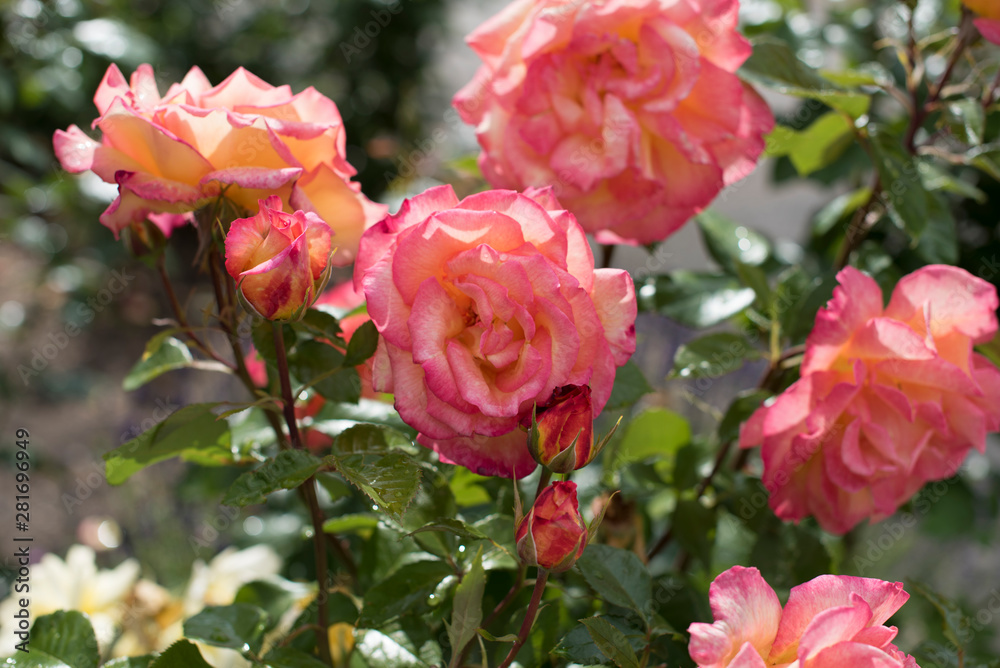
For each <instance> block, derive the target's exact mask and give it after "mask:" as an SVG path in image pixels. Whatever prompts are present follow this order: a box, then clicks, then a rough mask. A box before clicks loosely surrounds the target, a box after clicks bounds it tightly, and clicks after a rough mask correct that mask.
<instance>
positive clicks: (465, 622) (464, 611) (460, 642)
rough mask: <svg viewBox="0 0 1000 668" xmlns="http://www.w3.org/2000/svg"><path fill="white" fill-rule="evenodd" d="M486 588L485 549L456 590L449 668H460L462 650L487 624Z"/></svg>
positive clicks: (478, 554) (473, 562)
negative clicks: (481, 626) (484, 619)
mask: <svg viewBox="0 0 1000 668" xmlns="http://www.w3.org/2000/svg"><path fill="white" fill-rule="evenodd" d="M485 587H486V573H485V571H484V570H483V548H482V545H480V546H479V549H478V550H477V551H476V556H475V557H473V558H472V561H471V563H470V564H469V568H468V570H467V571H466V572H465V575H464V576H463V577H462V581H461V582H459V583H458V586H457V587H456V588H455V598H454V602H453V603H452V610H451V626H449V627H448V641H449V642H450V643H451V649H452V657H451V662H449V664H448V666H449V668H457V667H458V661H459V659H460V658H461V654H462V648H463V647H465V645H466V644H467V643H468V642H469V641H470V640H472V639H473V638H475V637H476V629H478V628H479V626H480V624H482V623H483V591H484V589H485Z"/></svg>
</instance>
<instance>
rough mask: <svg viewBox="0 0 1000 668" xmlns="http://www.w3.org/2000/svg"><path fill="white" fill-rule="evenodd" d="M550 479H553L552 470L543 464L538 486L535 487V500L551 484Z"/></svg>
mask: <svg viewBox="0 0 1000 668" xmlns="http://www.w3.org/2000/svg"><path fill="white" fill-rule="evenodd" d="M550 480H552V471H550V470H548V469H547V468H545V467H544V466H543V467H542V473H541V475H540V476H539V478H538V487H537V488H536V489H535V501H537V500H538V497H539V495H540V494H541V493H542V492H544V491H545V488H546V487H548V486H549V481H550ZM514 484H515V485H516V484H517V482H516V481H515V482H514ZM532 503H534V502H532Z"/></svg>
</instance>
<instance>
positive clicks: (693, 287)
mask: <svg viewBox="0 0 1000 668" xmlns="http://www.w3.org/2000/svg"><path fill="white" fill-rule="evenodd" d="M755 298H756V294H755V293H754V291H753V290H752V289H751V288H747V287H744V286H743V284H742V283H741V282H740V281H739V279H737V278H735V277H733V276H726V275H723V274H711V273H702V272H693V271H684V270H679V271H675V272H672V273H671V274H669V275H667V276H658V277H656V279H655V281H653V282H652V283H647V284H646V285H645V286H644V287H643V289H642V290H641V291H640V299H639V305H640V307H641V308H642V309H643V310H646V311H656V312H658V313H662V314H663V315H665V316H667V317H669V318H672V319H673V320H676V321H677V322H679V323H680V324H682V325H686V326H688V327H693V328H695V329H702V328H705V327H712V326H713V325H717V324H719V323H720V322H723V321H724V320H727V319H728V318H731V317H733V316H734V315H736V314H737V313H739V312H741V311H742V310H744V309H745V308H746V307H748V306H750V305H751V304H753V302H754V299H755Z"/></svg>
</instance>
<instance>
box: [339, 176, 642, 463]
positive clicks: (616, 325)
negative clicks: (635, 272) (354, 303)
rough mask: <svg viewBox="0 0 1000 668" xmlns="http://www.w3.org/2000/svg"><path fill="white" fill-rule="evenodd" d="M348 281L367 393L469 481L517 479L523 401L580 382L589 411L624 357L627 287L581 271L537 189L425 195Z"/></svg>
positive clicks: (571, 228) (582, 250) (629, 349)
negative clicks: (367, 326) (367, 350)
mask: <svg viewBox="0 0 1000 668" xmlns="http://www.w3.org/2000/svg"><path fill="white" fill-rule="evenodd" d="M354 276H355V284H356V285H359V286H361V287H362V288H363V289H364V292H365V295H366V296H367V299H368V313H369V314H370V315H371V318H372V321H373V322H374V323H375V326H376V327H377V328H378V330H379V332H380V333H381V336H380V337H379V347H378V351H377V352H376V353H375V358H374V362H373V372H372V373H373V385H374V387H375V389H376V390H378V391H384V392H393V393H394V394H395V402H396V409H397V410H398V411H399V414H400V416H401V417H402V418H403V420H405V421H406V422H407V423H408V424H410V425H411V426H412V427H413V428H414V429H416V430H417V431H418V432H420V434H419V436H418V440H419V442H420V443H422V444H423V445H425V446H428V447H430V448H433V449H434V450H435V451H437V452H438V453H439V454H440V455H441V459H442V461H445V462H447V463H454V464H461V465H462V466H466V467H468V468H470V469H471V470H473V471H475V472H477V473H479V474H481V475H497V476H505V477H510V476H511V475H512V474H513V475H515V476H517V477H522V476H525V475H527V474H528V473H530V472H531V471H532V470H533V469H534V468H535V461H534V460H533V459H532V458H531V455H530V453H529V452H528V448H527V432H526V431H525V430H523V429H521V428H520V424H521V423H522V421H523V420H527V423H528V424H530V419H531V411H532V408H533V407H534V405H535V404H536V403H538V404H544V403H545V402H547V401H548V400H549V398H550V397H551V396H552V394H553V391H554V390H555V389H556V388H558V387H562V386H564V385H586V384H589V385H590V388H591V401H592V403H593V408H594V413H595V414H597V413H600V411H601V409H602V408H604V405H605V404H606V403H607V401H608V397H609V396H610V395H611V386H612V384H613V383H614V378H615V367H616V366H621V365H623V364H625V362H626V361H628V359H629V357H630V356H631V355H632V353H633V352H634V351H635V327H634V322H635V315H636V302H635V290H634V287H633V285H632V279H631V278H630V277H629V275H628V274H627V273H626V272H624V271H621V270H618V269H599V270H596V271H595V270H594V258H593V255H592V254H591V252H590V247H589V245H588V244H587V239H586V235H585V234H584V232H583V229H582V228H581V227H580V226H579V225H578V224H577V223H576V221H575V220H574V218H573V216H572V214H570V213H568V212H567V211H565V210H563V209H562V207H561V206H560V205H559V203H558V202H557V201H556V199H555V197H554V196H553V195H552V193H551V190H550V189H547V188H546V189H543V190H537V189H530V190H528V191H527V192H526V193H524V194H519V193H516V192H512V191H488V192H484V193H479V194H476V195H472V196H470V197H467V198H466V199H464V200H462V201H459V200H458V198H457V197H456V196H455V192H454V191H453V190H452V189H451V187H450V186H441V187H438V188H432V189H430V190H428V191H427V192H425V193H423V194H421V195H418V196H416V197H414V198H413V199H411V200H408V201H407V202H405V203H404V204H403V206H402V208H401V209H400V210H399V212H398V213H397V214H395V215H393V216H389V217H387V218H386V219H385V220H383V221H382V222H380V223H378V224H377V225H375V226H374V227H372V228H371V229H370V230H369V231H368V232H366V233H365V235H364V237H362V239H361V249H360V251H359V253H358V261H357V264H356V265H355V273H354Z"/></svg>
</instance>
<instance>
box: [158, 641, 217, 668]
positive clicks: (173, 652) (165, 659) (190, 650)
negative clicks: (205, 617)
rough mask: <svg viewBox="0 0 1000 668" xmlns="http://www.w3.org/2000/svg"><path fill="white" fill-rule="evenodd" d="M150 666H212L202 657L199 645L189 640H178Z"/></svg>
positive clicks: (193, 667) (204, 667) (194, 667)
mask: <svg viewBox="0 0 1000 668" xmlns="http://www.w3.org/2000/svg"><path fill="white" fill-rule="evenodd" d="M149 668H212V666H211V665H210V664H209V663H208V662H207V661H205V659H204V657H202V655H201V652H199V651H198V646H197V645H195V644H194V643H193V642H189V641H187V640H178V641H177V642H175V643H174V644H173V645H171V646H170V647H168V648H167V650H166V651H165V652H163V654H161V655H160V658H158V659H157V660H156V661H154V662H153V665H151V666H150V667H149Z"/></svg>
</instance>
